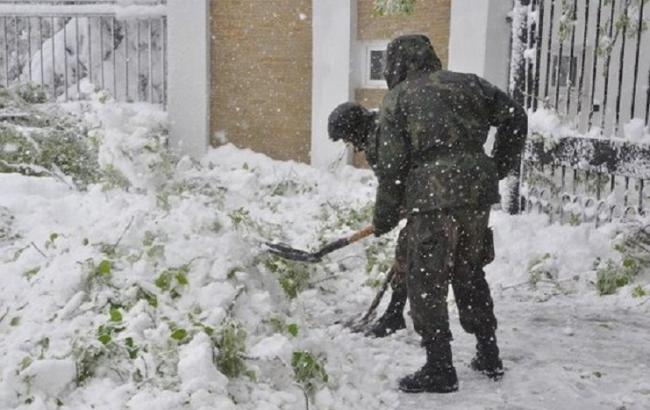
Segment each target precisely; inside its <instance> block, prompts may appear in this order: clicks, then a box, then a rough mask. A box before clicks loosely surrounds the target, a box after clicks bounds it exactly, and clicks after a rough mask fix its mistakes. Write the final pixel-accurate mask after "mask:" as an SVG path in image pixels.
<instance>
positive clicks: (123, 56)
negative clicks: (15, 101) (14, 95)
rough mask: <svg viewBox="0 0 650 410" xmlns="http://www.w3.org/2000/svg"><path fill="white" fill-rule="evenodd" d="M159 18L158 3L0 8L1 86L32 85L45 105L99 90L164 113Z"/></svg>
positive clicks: (29, 1) (32, 0)
mask: <svg viewBox="0 0 650 410" xmlns="http://www.w3.org/2000/svg"><path fill="white" fill-rule="evenodd" d="M165 13H166V11H165V7H164V2H163V1H158V0H150V1H144V0H143V1H142V2H141V3H140V4H138V3H137V2H136V3H135V4H133V5H130V6H119V5H117V4H116V1H115V0H81V1H80V0H76V1H54V0H22V1H8V0H0V85H2V86H5V87H11V86H14V85H16V84H21V83H31V84H37V85H40V86H42V87H43V90H44V91H45V92H46V93H47V95H48V98H49V100H50V101H61V100H63V101H67V100H70V99H78V98H83V96H84V95H85V94H87V93H88V90H89V89H93V88H94V89H97V88H99V89H104V90H107V91H109V92H110V93H111V94H112V95H113V96H114V97H115V98H116V99H118V100H120V101H144V102H150V103H157V104H163V105H164V104H166V99H167V96H166V89H167V80H166V77H167V61H166V58H167V45H166V29H167V20H166V14H165ZM89 87H93V88H89Z"/></svg>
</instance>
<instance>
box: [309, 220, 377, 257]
mask: <svg viewBox="0 0 650 410" xmlns="http://www.w3.org/2000/svg"><path fill="white" fill-rule="evenodd" d="M374 232H375V227H374V226H372V225H370V226H368V227H367V228H364V229H362V230H360V231H359V232H356V233H354V234H353V235H351V236H349V237H347V238H341V239H338V240H336V241H334V242H331V243H328V244H327V245H325V246H324V247H323V248H322V249H321V250H320V251H318V252H316V253H315V254H314V256H315V257H317V258H319V259H320V258H322V257H323V256H325V255H327V254H328V253H332V252H334V251H335V250H338V249H341V248H344V247H346V246H348V245H349V244H351V243H354V242H358V241H360V240H361V239H363V238H367V237H368V236H370V235H372V234H373V233H374Z"/></svg>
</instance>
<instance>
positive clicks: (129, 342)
mask: <svg viewBox="0 0 650 410" xmlns="http://www.w3.org/2000/svg"><path fill="white" fill-rule="evenodd" d="M124 344H125V345H126V350H127V352H129V358H130V359H135V358H137V357H138V351H139V350H140V349H139V348H138V346H136V345H135V343H134V342H133V338H132V337H127V338H126V339H124Z"/></svg>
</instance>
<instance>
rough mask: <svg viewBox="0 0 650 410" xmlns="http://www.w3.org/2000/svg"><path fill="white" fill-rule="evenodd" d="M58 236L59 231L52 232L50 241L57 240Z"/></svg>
mask: <svg viewBox="0 0 650 410" xmlns="http://www.w3.org/2000/svg"><path fill="white" fill-rule="evenodd" d="M58 237H59V234H58V233H56V232H54V233H51V234H50V242H54V241H56V240H57V238H58Z"/></svg>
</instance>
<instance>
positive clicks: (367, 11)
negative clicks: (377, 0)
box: [357, 0, 451, 66]
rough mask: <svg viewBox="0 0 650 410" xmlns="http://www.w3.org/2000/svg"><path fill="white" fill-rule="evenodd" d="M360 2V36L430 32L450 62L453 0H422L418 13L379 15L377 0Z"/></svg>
mask: <svg viewBox="0 0 650 410" xmlns="http://www.w3.org/2000/svg"><path fill="white" fill-rule="evenodd" d="M357 4H358V5H357V12H358V21H357V38H358V39H359V40H385V39H391V38H394V37H396V36H398V35H401V34H413V33H420V34H426V35H428V36H429V38H430V39H431V42H432V43H433V46H434V47H435V49H436V52H437V53H438V56H439V57H440V59H441V60H442V62H443V64H444V65H445V66H446V65H447V56H448V54H449V19H450V13H451V0H418V1H416V3H415V11H414V13H413V14H411V15H409V16H382V17H375V16H373V15H372V11H373V4H374V1H373V0H358V3H357Z"/></svg>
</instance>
